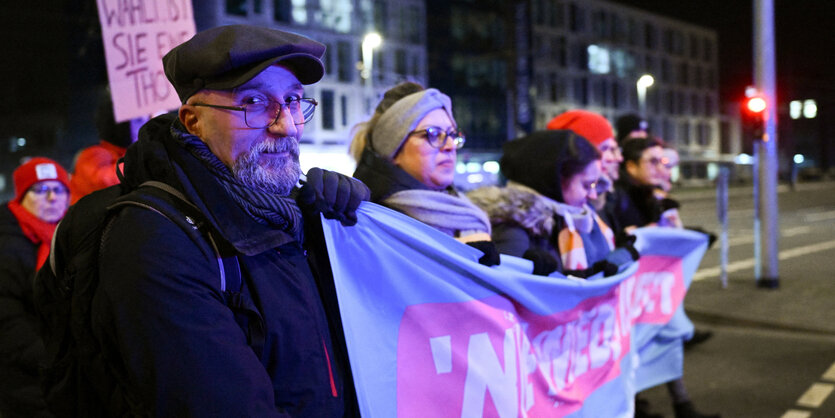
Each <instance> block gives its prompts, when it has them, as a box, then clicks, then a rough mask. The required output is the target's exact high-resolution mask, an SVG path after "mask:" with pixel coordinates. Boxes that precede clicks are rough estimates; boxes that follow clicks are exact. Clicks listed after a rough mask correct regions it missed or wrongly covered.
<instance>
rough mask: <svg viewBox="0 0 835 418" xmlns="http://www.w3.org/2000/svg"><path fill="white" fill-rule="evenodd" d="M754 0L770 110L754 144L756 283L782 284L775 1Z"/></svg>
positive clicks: (758, 62) (759, 65)
mask: <svg viewBox="0 0 835 418" xmlns="http://www.w3.org/2000/svg"><path fill="white" fill-rule="evenodd" d="M753 2H754V84H755V85H756V86H757V88H758V89H759V90H760V91H761V92H762V93H763V96H764V97H765V100H766V102H767V109H769V112H768V113H767V114H766V116H765V132H764V134H763V137H762V140H761V141H757V143H755V144H754V152H755V156H754V159H755V162H756V168H757V173H756V179H755V182H754V206H755V208H754V214H755V216H754V231H755V236H754V239H755V241H754V257H755V259H756V265H755V277H756V280H757V286H758V287H762V288H767V289H776V288H777V287H779V284H780V282H779V273H778V246H777V243H778V238H779V237H780V229H779V224H778V216H777V215H778V210H777V175H778V164H777V115H776V113H777V112H776V109H777V101H776V97H777V80H776V71H775V68H776V65H775V59H774V48H775V42H774V0H753Z"/></svg>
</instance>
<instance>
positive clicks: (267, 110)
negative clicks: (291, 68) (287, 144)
mask: <svg viewBox="0 0 835 418" xmlns="http://www.w3.org/2000/svg"><path fill="white" fill-rule="evenodd" d="M318 104H319V102H317V101H316V99H310V98H307V97H302V98H297V97H296V98H290V99H287V100H286V101H285V102H284V103H278V102H274V101H271V100H270V101H264V102H258V103H247V104H243V105H240V106H221V105H213V104H208V103H192V104H191V105H192V106H203V107H212V108H215V109H226V110H236V111H238V112H244V122H246V126H249V127H250V128H255V129H263V128H268V127H270V126H273V125H275V123H276V122H278V118H279V117H281V111H282V110H285V111H287V112H290V116H291V117H292V118H293V123H295V124H296V125H304V124H305V123H307V122H310V120H311V119H313V111H314V110H316V105H318Z"/></svg>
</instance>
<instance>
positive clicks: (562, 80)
mask: <svg viewBox="0 0 835 418" xmlns="http://www.w3.org/2000/svg"><path fill="white" fill-rule="evenodd" d="M194 7H195V16H196V20H197V26H198V29H204V28H207V27H212V26H217V25H225V24H235V23H248V24H256V25H263V26H269V27H275V28H279V29H284V30H289V31H293V32H297V33H300V34H303V35H307V36H310V37H312V38H314V39H316V40H318V41H320V42H323V43H325V44H326V45H327V46H328V49H327V51H328V52H327V53H326V55H325V65H326V75H325V78H324V79H323V80H322V81H321V82H319V83H318V84H316V85H314V86H311V87H310V88H309V89H308V94H309V95H311V96H312V97H314V98H315V99H317V100H318V101H319V103H320V105H319V107H318V109H317V114H316V117H315V118H314V119H313V121H312V123H311V124H310V125H308V126H307V127H306V128H305V136H304V138H303V141H302V144H303V145H302V146H303V148H306V150H305V153H303V155H308V156H315V158H317V159H318V161H317V164H319V165H324V166H329V167H331V168H335V169H340V171H344V172H350V171H351V170H352V169H353V161H351V160H350V158H349V157H348V156H347V153H346V149H347V146H348V144H349V142H350V138H351V128H352V127H353V126H354V125H355V124H356V123H358V122H360V121H363V120H366V119H367V118H368V117H369V115H370V113H371V111H373V107H374V106H375V105H376V102H377V100H378V97H380V95H381V94H382V92H383V91H385V89H386V88H388V87H390V86H392V85H394V84H396V83H398V82H400V81H404V80H413V81H417V82H420V83H423V84H428V85H430V86H433V87H437V88H439V89H441V90H442V91H444V92H445V93H447V94H449V95H450V96H451V97H452V98H453V102H454V104H455V112H456V119H457V120H458V123H459V125H460V126H459V127H460V128H461V129H462V130H463V131H464V132H466V133H467V136H468V142H467V147H466V148H465V149H464V150H462V152H461V157H462V158H461V159H462V164H460V165H459V167H460V168H459V169H460V171H462V174H466V173H469V174H485V173H483V172H481V170H480V169H478V168H477V166H479V165H480V164H482V163H484V162H490V161H495V159H496V158H497V155H498V153H500V150H501V144H502V143H503V142H504V141H506V140H508V139H510V138H514V137H517V136H519V135H521V134H524V133H526V132H530V131H531V130H535V129H542V128H544V127H545V125H546V123H547V122H548V121H549V120H550V119H551V118H552V117H554V116H555V115H557V114H559V113H561V112H563V111H565V110H568V109H573V108H583V109H589V110H592V111H596V112H599V113H601V114H603V115H604V116H606V117H608V118H609V119H610V120H612V121H614V120H615V119H616V118H617V117H618V116H620V115H622V114H626V113H643V114H645V116H646V118H647V120H648V121H649V122H650V126H651V129H652V131H653V133H654V134H655V135H658V136H660V137H661V138H663V139H664V140H666V141H667V142H668V143H670V144H671V145H672V146H674V147H676V148H677V149H679V152H680V153H681V156H682V164H681V168H680V173H679V174H680V175H679V178H680V180H681V181H683V182H688V181H699V180H706V179H711V178H713V177H714V176H715V172H716V169H717V167H718V166H717V165H716V163H717V162H720V161H727V162H731V161H733V158H732V154H730V153H728V152H729V151H733V148H735V147H734V146H728V145H727V144H725V145H723V143H722V140H721V139H720V138H722V136H723V131H725V132H728V130H727V128H725V129H723V126H724V125H723V123H722V122H721V120H722V118H721V117H720V115H721V109H720V105H719V94H718V79H717V78H718V58H717V57H718V54H717V48H718V40H717V35H716V33H715V31H713V30H710V29H706V28H703V27H699V26H695V25H692V24H688V23H685V22H681V21H678V20H674V19H669V18H666V17H663V16H659V15H655V14H652V13H649V12H645V11H642V10H639V9H635V8H630V7H626V6H622V5H619V4H616V3H610V2H607V1H603V0H527V1H518V0H516V1H514V0H498V1H491V2H474V1H469V0H427V1H421V0H273V1H264V0H207V1H201V2H200V3H199V4H195V5H194ZM370 32H376V33H379V34H380V35H381V37H382V39H383V42H382V44H381V46H380V47H378V48H376V49H375V50H374V52H373V58H372V60H371V63H370V71H369V74H370V77H368V78H364V77H363V72H362V69H363V68H364V67H366V66H368V65H369V63H368V62H366V61H368V60H367V57H366V59H365V60H364V59H363V53H362V43H363V39H364V36H365V35H366V34H367V33H370ZM429 34H431V36H429ZM644 74H650V75H652V76H653V77H654V80H655V82H654V84H653V85H652V86H651V87H649V88H647V89H646V95H645V100H640V98H639V95H638V91H637V88H636V82H637V80H638V78H639V77H641V76H642V75H644ZM732 142H733V141H732ZM737 148H738V147H737ZM302 163H303V165H306V166H310V165H312V164H305V161H302ZM467 167H468V168H467ZM488 167H490V170H491V171H495V164H493V163H490V164H488ZM467 170H469V171H467ZM488 174H491V175H489V176H486V177H485V176H483V175H482V176H475V177H474V178H475V179H479V178H481V179H487V180H488V181H490V180H493V179H495V175H493V174H495V173H492V172H491V173H488ZM470 178H471V179H472V178H473V177H470Z"/></svg>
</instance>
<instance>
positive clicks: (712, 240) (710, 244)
mask: <svg viewBox="0 0 835 418" xmlns="http://www.w3.org/2000/svg"><path fill="white" fill-rule="evenodd" d="M684 228H685V229H689V230H691V231H696V232H701V233H703V234H705V235H707V249H711V248H712V247H713V244H714V243H715V242H716V238H717V236H716V234H714V233H713V232H708V231H705V230H704V228H702V227H700V226H685V227H684Z"/></svg>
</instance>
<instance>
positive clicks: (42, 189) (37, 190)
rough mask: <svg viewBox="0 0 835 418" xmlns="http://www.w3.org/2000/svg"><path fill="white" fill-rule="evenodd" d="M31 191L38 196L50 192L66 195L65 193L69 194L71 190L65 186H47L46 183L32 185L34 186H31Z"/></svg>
mask: <svg viewBox="0 0 835 418" xmlns="http://www.w3.org/2000/svg"><path fill="white" fill-rule="evenodd" d="M29 191H30V192H32V193H34V194H36V195H38V196H44V195H47V194H49V192H52V194H55V195H64V194H67V193H69V192H70V191H69V190H67V188H66V187H64V186H52V187H50V186H47V185H45V184H44V185H40V186H32V187H30V188H29Z"/></svg>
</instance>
